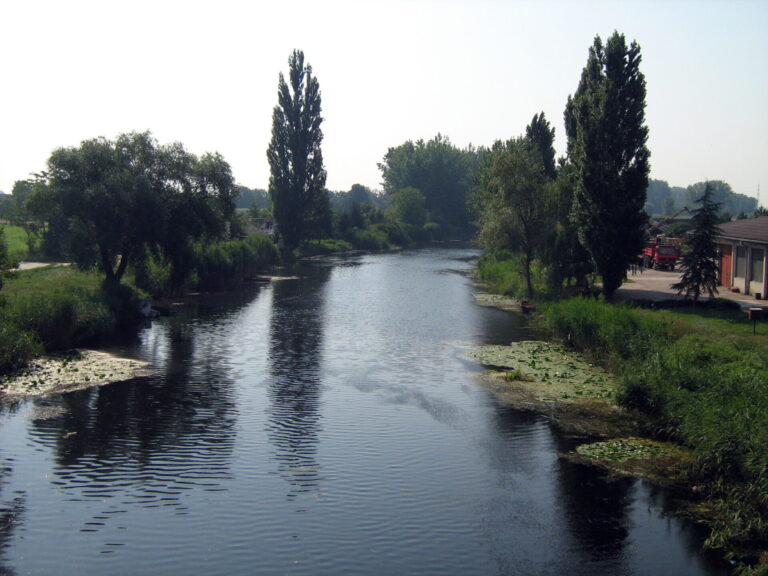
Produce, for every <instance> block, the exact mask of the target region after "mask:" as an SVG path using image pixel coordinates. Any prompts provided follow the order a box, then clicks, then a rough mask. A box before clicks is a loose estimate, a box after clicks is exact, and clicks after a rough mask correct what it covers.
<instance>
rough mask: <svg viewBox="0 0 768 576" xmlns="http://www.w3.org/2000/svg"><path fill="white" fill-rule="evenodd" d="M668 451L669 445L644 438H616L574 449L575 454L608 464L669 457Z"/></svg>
mask: <svg viewBox="0 0 768 576" xmlns="http://www.w3.org/2000/svg"><path fill="white" fill-rule="evenodd" d="M670 450H671V448H670V445H666V444H663V443H661V442H655V441H653V440H648V439H645V438H617V439H614V440H606V441H604V442H593V443H592V444H582V445H581V446H579V447H578V448H576V452H578V453H579V454H581V455H582V456H587V457H588V458H592V459H600V460H608V461H610V462H626V461H627V460H634V459H638V460H647V459H649V458H657V457H659V456H665V455H669V453H670Z"/></svg>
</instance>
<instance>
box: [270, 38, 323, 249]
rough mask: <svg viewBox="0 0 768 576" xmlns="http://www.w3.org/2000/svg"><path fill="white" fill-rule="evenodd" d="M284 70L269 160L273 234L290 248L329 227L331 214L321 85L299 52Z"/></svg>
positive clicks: (273, 113)
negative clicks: (325, 162)
mask: <svg viewBox="0 0 768 576" xmlns="http://www.w3.org/2000/svg"><path fill="white" fill-rule="evenodd" d="M288 68H289V71H288V82H289V83H286V81H285V78H284V77H283V74H282V72H281V73H280V78H279V81H278V104H277V106H275V108H274V110H273V112H272V139H271V140H270V143H269V147H268V149H267V159H268V160H269V168H270V178H269V195H270V197H271V198H272V205H273V214H274V217H275V223H276V225H277V232H278V234H279V236H280V238H281V240H282V243H283V245H284V246H286V247H287V248H288V249H291V250H292V249H294V248H296V247H298V246H299V244H300V243H301V241H302V240H303V239H304V238H306V237H308V235H309V234H310V233H311V232H312V231H313V229H315V230H316V229H317V228H318V227H319V228H321V229H322V228H328V227H329V226H330V216H331V212H330V204H329V201H328V192H327V191H326V190H325V179H326V172H325V168H324V166H323V154H322V150H321V148H320V145H321V144H322V141H323V132H322V130H321V128H320V125H321V123H322V121H323V118H322V116H321V115H320V113H321V102H320V84H319V83H318V81H317V78H315V77H314V76H313V75H312V67H311V66H309V65H308V64H307V65H305V64H304V52H302V51H301V50H294V51H293V53H292V54H291V56H290V57H289V58H288Z"/></svg>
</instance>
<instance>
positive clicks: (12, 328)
mask: <svg viewBox="0 0 768 576" xmlns="http://www.w3.org/2000/svg"><path fill="white" fill-rule="evenodd" d="M41 352H42V346H41V345H40V343H39V342H38V340H37V338H36V337H35V335H34V334H33V333H32V332H27V331H24V330H20V329H19V328H18V327H17V326H16V325H15V324H14V323H13V322H9V321H8V320H5V319H4V320H2V321H0V373H5V372H8V371H10V370H16V369H17V368H21V367H22V366H24V365H25V364H26V363H27V362H29V361H30V360H31V359H32V358H34V357H35V356H37V355H39V354H40V353H41Z"/></svg>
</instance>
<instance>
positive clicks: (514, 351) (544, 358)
mask: <svg viewBox="0 0 768 576" xmlns="http://www.w3.org/2000/svg"><path fill="white" fill-rule="evenodd" d="M469 356H470V357H471V358H472V359H473V360H475V361H477V362H479V363H480V364H483V365H485V366H489V367H493V368H497V369H504V370H506V380H507V381H517V382H531V383H538V384H539V386H538V387H537V392H536V394H537V396H538V398H539V399H542V400H568V399H578V398H585V399H586V398H609V397H611V396H612V395H613V393H614V392H615V390H616V382H615V379H614V378H613V376H611V375H610V374H609V373H608V372H606V371H605V370H604V369H602V368H600V367H599V366H594V365H592V364H589V363H588V362H586V361H585V360H583V359H582V358H580V357H579V355H578V354H576V353H574V352H573V351H569V350H567V349H566V348H564V347H563V346H559V345H557V344H551V343H549V342H539V341H535V340H525V341H522V342H512V343H511V344H510V345H509V346H479V347H476V348H474V349H472V350H471V351H470V352H469Z"/></svg>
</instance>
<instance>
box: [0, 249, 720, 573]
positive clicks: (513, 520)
mask: <svg viewBox="0 0 768 576" xmlns="http://www.w3.org/2000/svg"><path fill="white" fill-rule="evenodd" d="M474 255H476V253H475V252H473V251H472V250H469V249H460V248H432V249H421V250H414V251H407V252H404V253H400V254H386V255H369V256H362V257H357V258H352V259H346V260H340V261H336V262H322V263H320V262H318V263H313V264H310V265H304V266H303V267H301V268H299V269H297V270H296V271H294V272H293V273H295V274H296V275H297V276H299V278H298V279H294V280H283V281H276V282H273V283H272V284H271V285H267V286H252V287H250V288H248V289H247V290H244V291H240V292H236V293H230V294H227V295H221V296H212V297H208V298H205V299H201V300H200V301H199V302H198V303H197V304H196V305H195V306H191V307H189V308H188V309H187V310H185V311H184V312H182V313H180V314H178V315H176V316H174V317H171V318H163V319H160V321H158V322H156V323H155V324H154V326H153V327H152V328H150V329H147V330H145V331H143V332H142V333H141V334H140V337H139V340H138V341H137V342H136V343H135V344H130V345H127V346H123V347H121V348H120V349H119V350H117V351H118V352H120V353H122V354H124V355H128V356H131V357H136V358H142V359H146V360H149V361H151V362H152V363H153V364H154V365H155V367H156V368H157V371H158V373H157V376H154V377H152V378H149V379H146V380H137V381H132V382H125V383H121V384H114V385H111V386H105V387H103V388H98V389H91V390H86V391H81V392H75V393H71V394H65V395H60V396H54V397H51V398H47V399H37V400H30V401H24V402H19V403H16V404H14V405H11V406H4V407H0V574H19V575H21V574H35V575H38V574H41V575H48V574H51V575H54V574H82V575H89V574H93V575H103V574H131V575H134V574H135V575H139V574H140V575H144V574H146V575H165V574H169V575H170V574H174V575H175V574H222V575H237V574H306V575H323V574H457V575H469V574H509V575H536V574H569V575H579V574H584V575H588V574H589V575H592V574H610V575H653V576H659V575H663V574H669V575H689V574H690V575H702V574H704V575H715V574H718V575H719V574H725V573H726V572H725V571H724V569H723V567H722V566H718V565H717V564H716V563H715V561H714V560H713V559H711V558H707V557H705V556H703V555H701V554H700V553H699V552H698V550H699V548H700V546H701V535H700V534H697V533H696V531H695V529H694V528H693V527H692V526H691V525H689V524H687V523H685V522H683V521H681V520H679V519H676V518H673V517H670V516H669V514H668V513H667V507H668V504H667V496H666V494H665V492H664V491H662V490H659V489H656V488H654V487H652V486H650V485H647V484H646V483H644V482H642V481H635V480H620V481H609V480H608V479H606V478H605V477H604V476H603V475H601V474H600V473H598V472H595V471H593V470H590V469H587V468H584V467H581V466H577V465H574V464H571V463H569V462H567V461H565V460H563V459H561V458H559V457H558V453H560V452H563V451H567V450H569V449H571V448H573V446H574V440H573V439H568V438H564V437H561V436H560V435H559V434H558V433H556V432H555V431H553V430H552V429H551V428H550V426H549V425H548V423H547V421H546V420H545V419H544V418H542V417H539V416H535V415H531V414H527V413H522V412H517V411H515V410H511V409H508V408H504V407H502V406H500V405H499V404H497V402H496V401H495V399H494V397H493V396H492V395H491V394H489V392H488V391H487V390H486V389H485V388H484V387H483V386H482V384H481V383H480V381H479V378H478V374H479V372H480V370H481V369H480V367H479V366H477V365H476V364H474V363H473V362H471V361H468V360H466V359H465V358H464V354H465V352H466V351H467V349H468V347H469V346H471V345H473V344H478V343H505V342H509V341H511V340H514V339H522V338H526V337H527V334H526V331H525V329H524V327H523V326H522V324H521V320H520V318H517V317H516V316H515V315H512V314H509V313H506V312H502V311H499V310H495V309H489V308H483V307H480V306H477V305H476V304H475V303H474V302H473V297H472V294H473V291H474V288H473V287H472V285H471V283H470V282H469V281H468V280H467V278H466V277H465V276H463V275H462V274H460V273H459V271H461V270H467V269H469V268H470V264H469V258H470V257H472V256H474Z"/></svg>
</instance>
